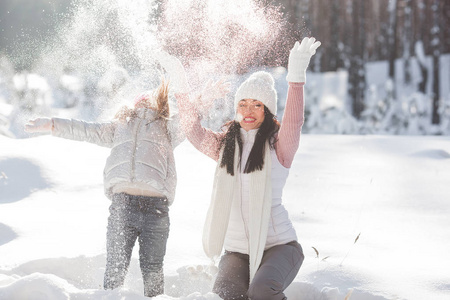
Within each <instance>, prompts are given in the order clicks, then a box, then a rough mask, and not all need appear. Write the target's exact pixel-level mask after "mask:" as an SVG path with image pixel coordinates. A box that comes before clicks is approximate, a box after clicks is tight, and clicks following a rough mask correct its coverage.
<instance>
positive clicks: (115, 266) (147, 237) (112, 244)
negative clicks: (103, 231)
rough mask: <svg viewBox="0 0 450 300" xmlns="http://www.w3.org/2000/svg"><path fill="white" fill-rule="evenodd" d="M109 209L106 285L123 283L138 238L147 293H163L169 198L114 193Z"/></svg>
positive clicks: (140, 260)
mask: <svg viewBox="0 0 450 300" xmlns="http://www.w3.org/2000/svg"><path fill="white" fill-rule="evenodd" d="M109 212H110V216H109V218H108V231H107V236H106V252H107V253H106V271H105V278H104V288H105V289H114V288H117V287H120V286H122V285H123V283H124V281H125V276H126V274H127V271H128V266H129V265H130V259H131V254H132V251H133V246H134V244H135V242H136V239H138V241H139V264H140V267H141V272H142V277H143V281H144V295H145V296H147V297H153V296H156V295H160V294H163V293H164V274H163V261H164V255H165V254H166V244H167V238H168V236H169V225H170V220H169V206H168V201H167V199H166V198H159V197H144V196H132V195H128V194H124V193H120V194H114V195H113V196H112V203H111V206H110V208H109Z"/></svg>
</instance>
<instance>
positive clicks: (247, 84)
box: [234, 71, 277, 115]
mask: <svg viewBox="0 0 450 300" xmlns="http://www.w3.org/2000/svg"><path fill="white" fill-rule="evenodd" d="M242 99H255V100H258V101H261V102H262V103H263V104H264V105H265V106H266V107H267V108H268V109H269V110H270V112H271V113H272V114H274V115H276V114H277V91H276V90H275V80H274V79H273V77H272V75H270V73H268V72H265V71H258V72H255V73H253V74H252V75H250V77H249V78H247V79H246V80H245V81H244V82H243V83H242V84H241V86H240V87H239V88H238V90H237V92H236V95H235V96H234V107H235V108H236V107H237V105H238V103H239V101H241V100H242Z"/></svg>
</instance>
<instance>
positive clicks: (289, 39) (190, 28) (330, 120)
mask: <svg viewBox="0 0 450 300" xmlns="http://www.w3.org/2000/svg"><path fill="white" fill-rule="evenodd" d="M448 28H450V1H442V0H369V1H359V0H326V1H325V0H323V1H312V0H298V1H292V0H285V1H263V0H261V1H235V0H233V1H208V0H181V1H171V0H166V1H151V0H147V1H145V0H140V1H133V2H132V3H130V4H128V3H127V2H126V1H120V0H116V1H89V0H78V1H77V0H53V1H44V0H35V1H27V0H2V1H1V2H0V133H1V134H4V135H7V136H10V137H16V138H23V137H27V136H28V135H26V134H25V133H24V132H23V130H22V128H23V123H24V122H25V121H26V120H27V119H28V118H29V117H30V116H38V115H39V116H51V115H58V116H65V117H74V118H82V119H86V120H98V119H104V118H110V117H112V116H113V115H114V112H115V111H116V110H117V108H118V106H120V105H123V104H127V101H129V100H130V99H133V98H134V96H135V95H136V94H138V93H139V92H141V91H142V90H146V89H151V88H152V87H154V86H156V84H157V82H158V80H159V77H160V73H161V72H162V71H161V69H160V68H159V66H158V64H157V62H155V61H154V60H152V57H151V53H152V51H154V50H155V49H160V48H163V49H165V50H166V51H168V52H170V53H172V54H174V55H176V56H178V57H179V58H180V59H181V60H182V61H183V63H184V64H185V66H186V68H187V71H188V74H189V75H190V76H189V79H190V83H191V85H192V87H193V89H194V91H197V92H198V91H200V90H201V88H202V86H203V84H204V82H206V80H207V79H208V78H214V79H218V78H219V77H221V76H226V77H227V78H228V79H229V80H231V81H232V83H234V87H237V85H238V84H239V83H240V82H241V81H242V80H243V78H245V77H246V75H247V74H248V73H249V72H252V71H254V70H255V69H260V68H263V69H266V70H269V71H271V72H272V74H274V77H275V78H276V83H277V89H278V92H279V99H280V103H279V112H280V113H279V114H280V115H281V114H282V112H283V100H284V99H285V90H286V81H285V74H286V69H285V67H286V65H287V57H288V54H289V49H290V48H291V47H292V45H293V43H294V41H296V40H300V39H301V38H302V37H304V36H314V37H316V38H317V39H318V40H320V41H321V42H322V46H321V47H320V48H319V51H318V52H317V54H316V55H315V56H314V58H313V60H312V62H311V64H310V67H309V70H308V71H309V74H308V76H307V80H308V82H307V85H306V95H307V106H306V110H307V111H306V123H305V125H304V128H303V131H304V132H306V133H339V134H409V135H448V134H450V88H449V86H450V32H449V30H448ZM233 95H234V92H233V91H232V92H231V93H230V96H229V97H230V98H231V97H232V96H233ZM228 100H229V99H228ZM230 102H232V101H227V99H224V100H222V101H217V102H216V106H215V108H216V109H215V110H214V111H211V112H210V118H209V119H208V120H205V123H207V122H209V124H208V125H209V126H210V127H215V128H218V126H220V124H222V123H223V122H224V121H225V120H227V119H229V118H230V116H231V115H232V114H233V109H232V108H231V107H229V105H228V103H230Z"/></svg>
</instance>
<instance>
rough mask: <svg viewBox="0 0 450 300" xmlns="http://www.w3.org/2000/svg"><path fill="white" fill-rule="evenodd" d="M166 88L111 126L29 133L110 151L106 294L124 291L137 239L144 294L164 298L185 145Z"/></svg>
mask: <svg viewBox="0 0 450 300" xmlns="http://www.w3.org/2000/svg"><path fill="white" fill-rule="evenodd" d="M169 116H170V111H169V103H168V83H167V82H165V81H164V80H162V82H161V84H160V86H159V87H158V88H157V89H156V90H155V91H152V92H150V93H144V94H142V95H140V96H138V97H137V98H136V100H135V104H134V108H133V109H130V108H127V107H123V108H122V109H121V110H120V111H119V112H118V113H117V115H116V116H115V118H114V119H113V120H112V121H110V122H105V123H89V122H84V121H80V120H73V119H72V120H68V119H60V118H51V119H50V118H38V119H35V120H30V121H29V123H28V124H26V125H25V130H26V131H27V132H41V133H51V134H52V135H54V136H57V137H62V138H67V139H72V140H77V141H87V142H91V143H95V144H98V145H101V146H106V147H110V148H111V153H110V155H109V157H108V159H107V161H106V165H105V169H104V187H105V194H106V195H107V197H108V198H110V199H111V201H112V203H111V206H110V208H109V211H110V216H109V218H108V228H107V248H106V251H107V262H106V271H105V277H104V288H105V289H114V288H117V287H120V286H122V285H123V283H124V280H125V276H126V273H127V270H128V266H129V263H130V258H131V254H132V250H133V246H134V243H135V241H136V239H138V241H139V261H140V267H141V271H142V277H143V281H144V294H145V296H147V297H153V296H156V295H160V294H163V293H164V275H163V260H164V255H165V252H166V242H167V238H168V235H169V214H168V213H169V206H170V205H171V204H172V202H173V200H174V196H175V187H176V181H177V175H176V170H175V160H174V154H173V150H174V148H175V147H176V146H177V145H178V144H179V143H181V141H182V140H183V139H184V136H183V134H182V133H181V130H179V128H178V122H177V120H176V119H170V118H169Z"/></svg>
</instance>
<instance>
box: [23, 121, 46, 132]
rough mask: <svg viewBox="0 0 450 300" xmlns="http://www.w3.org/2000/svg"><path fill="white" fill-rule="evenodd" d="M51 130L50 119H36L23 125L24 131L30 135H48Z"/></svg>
mask: <svg viewBox="0 0 450 300" xmlns="http://www.w3.org/2000/svg"><path fill="white" fill-rule="evenodd" d="M52 128H53V121H52V119H50V118H37V119H34V120H29V121H28V123H27V124H25V131H26V132H30V133H35V132H40V133H50V132H51V131H52Z"/></svg>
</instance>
